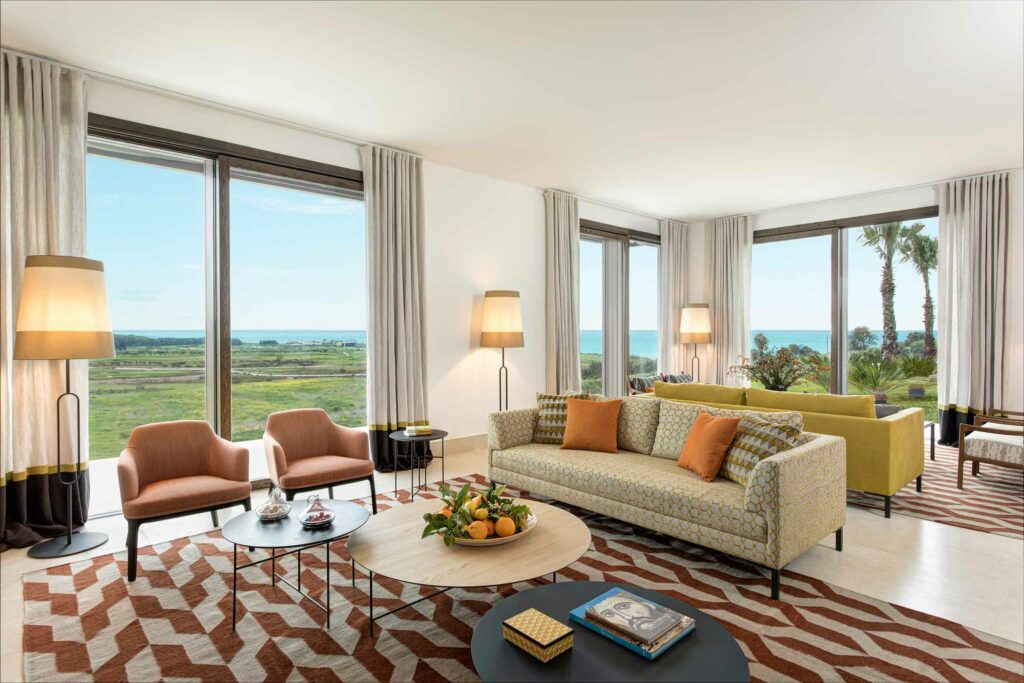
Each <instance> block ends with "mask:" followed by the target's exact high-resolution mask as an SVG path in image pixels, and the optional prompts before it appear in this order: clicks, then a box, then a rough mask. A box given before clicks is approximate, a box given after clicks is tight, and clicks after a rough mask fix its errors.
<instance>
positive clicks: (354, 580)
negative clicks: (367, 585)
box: [352, 560, 356, 588]
mask: <svg viewBox="0 0 1024 683" xmlns="http://www.w3.org/2000/svg"><path fill="white" fill-rule="evenodd" d="M352 587H353V588H355V587H356V561H355V560H352Z"/></svg>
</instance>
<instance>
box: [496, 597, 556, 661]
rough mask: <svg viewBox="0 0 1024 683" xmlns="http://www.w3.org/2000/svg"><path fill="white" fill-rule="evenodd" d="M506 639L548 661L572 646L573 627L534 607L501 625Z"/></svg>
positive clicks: (541, 659)
mask: <svg viewBox="0 0 1024 683" xmlns="http://www.w3.org/2000/svg"><path fill="white" fill-rule="evenodd" d="M501 630H502V634H503V635H504V636H505V640H507V641H508V642H510V643H512V644H513V645H515V646H516V647H518V648H520V649H522V650H526V651H527V652H529V653H530V654H531V655H533V656H534V657H536V658H537V659H539V660H540V661H542V662H548V661H551V660H552V659H554V658H555V657H556V656H558V655H560V654H562V653H563V652H565V651H566V650H568V649H570V648H572V629H571V628H569V627H568V626H566V625H565V624H563V623H562V622H560V621H558V620H556V619H552V618H551V617H549V616H548V615H546V614H544V613H543V612H539V611H537V610H535V609H533V608H532V607H531V608H530V609H528V610H526V611H525V612H520V613H519V614H517V615H515V616H514V617H509V618H508V619H506V620H505V621H504V622H502V625H501Z"/></svg>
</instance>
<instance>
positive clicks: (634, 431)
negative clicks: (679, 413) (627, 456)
mask: <svg viewBox="0 0 1024 683" xmlns="http://www.w3.org/2000/svg"><path fill="white" fill-rule="evenodd" d="M660 413H661V399H659V398H644V397H642V396H633V397H630V398H624V399H622V410H620V411H619V435H618V439H619V448H621V449H623V450H626V451H633V452H634V453H643V454H644V455H650V454H651V449H653V448H654V436H655V434H656V433H657V431H658V416H659V414H660Z"/></svg>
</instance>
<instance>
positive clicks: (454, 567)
mask: <svg viewBox="0 0 1024 683" xmlns="http://www.w3.org/2000/svg"><path fill="white" fill-rule="evenodd" d="M526 504H527V505H529V507H530V511H531V512H533V514H534V515H536V516H537V528H536V529H534V530H533V531H531V532H530V533H529V534H527V535H526V536H524V537H523V538H521V539H519V540H517V541H513V542H511V543H505V544H503V545H493V546H487V547H475V548H474V547H471V546H464V545H453V546H451V547H448V546H445V544H444V541H442V540H441V538H440V537H438V536H427V537H426V538H420V536H421V534H422V533H423V528H424V527H425V526H426V522H424V521H423V515H424V514H425V513H427V512H437V511H438V510H440V509H441V505H442V504H441V501H440V500H438V499H436V498H433V499H430V500H419V501H416V502H415V503H409V504H408V505H398V506H396V507H393V508H391V509H390V510H386V511H384V512H381V513H379V514H376V515H373V516H372V517H370V519H369V521H368V522H366V524H364V525H363V526H362V527H360V528H359V530H357V531H356V532H355V533H353V534H352V535H351V536H349V538H348V551H349V553H350V554H351V555H352V559H354V560H355V561H356V563H357V564H359V565H360V566H361V567H363V568H364V569H367V570H368V571H371V572H373V573H375V574H380V575H381V576H386V577H388V578H392V579H397V580H398V581H403V582H405V583H415V584H420V585H423V586H437V587H441V588H479V587H483V586H498V585H502V584H506V583H516V582H518V581H527V580H529V579H535V578H537V577H539V576H544V575H545V574H553V573H554V572H557V571H558V570H560V569H564V568H565V567H567V566H569V565H570V564H572V563H573V562H575V561H576V560H578V559H579V558H580V557H581V556H582V555H583V553H585V552H587V549H588V548H589V547H590V529H588V528H587V525H586V524H584V523H583V522H582V521H581V520H580V519H579V518H578V517H576V516H575V515H572V514H570V513H568V512H566V511H565V510H562V509H560V508H556V507H554V506H552V505H546V504H544V503H538V502H536V501H527V502H526Z"/></svg>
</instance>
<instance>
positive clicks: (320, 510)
mask: <svg viewBox="0 0 1024 683" xmlns="http://www.w3.org/2000/svg"><path fill="white" fill-rule="evenodd" d="M306 503H307V505H306V509H305V510H303V511H302V514H301V515H299V521H300V522H302V526H304V527H306V528H307V529H319V528H321V527H325V526H330V524H331V523H332V522H333V521H334V516H335V515H334V511H333V510H331V508H329V507H327V505H326V504H325V503H324V502H323V501H322V500H320V496H319V495H317V494H315V493H314V494H313V495H311V496H309V497H308V498H306Z"/></svg>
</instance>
